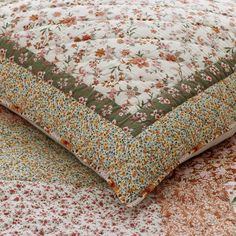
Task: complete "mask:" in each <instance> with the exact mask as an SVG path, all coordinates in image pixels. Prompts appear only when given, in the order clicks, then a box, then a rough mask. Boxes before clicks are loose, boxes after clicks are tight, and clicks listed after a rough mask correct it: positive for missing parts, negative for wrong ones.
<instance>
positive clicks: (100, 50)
mask: <svg viewBox="0 0 236 236" xmlns="http://www.w3.org/2000/svg"><path fill="white" fill-rule="evenodd" d="M96 56H97V57H102V56H105V50H104V49H103V48H99V49H98V50H97V51H96Z"/></svg>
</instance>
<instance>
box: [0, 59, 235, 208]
mask: <svg viewBox="0 0 236 236" xmlns="http://www.w3.org/2000/svg"><path fill="white" fill-rule="evenodd" d="M0 76H1V80H2V81H1V85H0V89H1V91H0V92H1V97H0V103H1V104H3V105H5V106H6V107H9V108H10V109H11V110H13V111H15V112H16V113H19V114H20V115H21V116H23V117H24V118H25V119H28V120H30V121H32V123H34V124H35V125H36V126H39V127H41V128H42V129H43V130H44V132H46V133H47V134H48V136H50V137H52V138H53V139H55V140H57V142H59V143H61V144H62V145H63V146H64V147H66V148H67V149H68V150H70V151H71V152H72V153H73V154H74V155H76V157H77V158H79V159H80V160H81V161H82V162H83V163H84V164H86V165H88V166H89V167H90V168H92V169H94V170H95V171H96V172H97V173H98V174H100V175H101V176H102V177H103V178H104V179H106V180H107V182H108V183H109V184H110V186H111V187H112V188H113V190H114V191H115V192H116V194H117V196H118V197H119V199H120V200H121V202H123V203H126V204H127V205H128V206H133V205H136V204H137V203H139V202H140V201H141V200H142V199H143V198H144V197H145V196H146V195H147V194H148V193H149V192H151V191H152V190H153V189H154V187H155V186H156V185H157V184H158V183H159V182H160V181H161V180H162V179H163V178H165V176H166V175H167V174H168V173H169V172H171V171H172V170H173V169H174V168H175V167H176V166H177V165H178V164H179V163H180V158H181V157H182V156H184V155H186V154H187V153H190V154H191V153H194V152H196V151H197V150H199V149H200V148H201V147H202V146H204V145H205V144H206V143H209V142H211V141H212V140H214V139H216V138H217V137H219V136H220V135H221V134H223V133H225V132H227V131H228V130H229V129H230V127H231V125H232V124H233V123H234V122H235V121H236V94H235V91H236V73H234V74H232V75H231V76H229V77H227V78H226V79H224V80H221V81H219V82H218V83H216V84H214V85H212V86H211V87H209V88H208V89H206V90H205V91H203V92H202V93H200V94H198V95H196V96H195V97H192V98H190V99H189V100H187V101H186V102H184V103H183V104H182V105H180V106H178V107H176V108H175V109H174V110H173V111H171V112H169V113H167V114H166V115H165V116H164V117H162V118H161V119H160V120H159V121H157V122H155V123H154V124H152V125H151V126H149V127H148V128H147V129H146V130H145V131H143V132H142V133H140V134H139V135H137V136H136V137H133V136H132V135H130V134H127V133H125V132H124V131H123V130H122V129H120V128H119V127H117V126H116V125H114V124H112V123H110V122H107V120H106V119H104V118H102V117H101V116H100V115H98V114H97V113H95V112H93V111H92V110H91V109H90V108H88V107H86V106H85V105H82V104H80V103H79V102H78V101H76V100H75V99H73V98H72V97H69V96H66V95H65V94H64V93H62V92H61V91H59V90H58V89H56V88H55V87H53V86H48V84H47V82H45V81H44V80H38V79H37V77H36V76H34V75H33V74H32V73H31V72H30V71H28V70H27V69H25V68H23V67H22V66H19V65H17V64H16V63H14V62H7V61H5V62H4V63H2V64H1V70H0ZM3 88H4V89H3ZM17 90H20V91H17ZM17 92H20V94H22V96H15V94H16V93H17ZM34 104H37V106H34ZM58 104H59V105H60V109H57V107H58ZM84 153H86V156H85V155H84Z"/></svg>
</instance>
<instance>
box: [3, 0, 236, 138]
mask: <svg viewBox="0 0 236 236" xmlns="http://www.w3.org/2000/svg"><path fill="white" fill-rule="evenodd" d="M26 2H27V1H26ZM120 2H121V4H120ZM108 3H109V4H108ZM65 4H66V5H65ZM86 4H87V5H86ZM107 4H108V5H106V4H105V3H103V4H99V7H98V6H96V5H94V4H93V2H92V1H91V2H90V1H89V2H88V1H85V3H84V4H83V5H77V2H76V1H73V0H71V1H69V2H66V3H64V2H63V1H62V2H61V1H60V2H57V1H54V2H53V3H50V1H48V0H44V1H41V2H39V3H36V2H34V1H32V2H27V4H25V0H21V1H20V2H19V3H15V2H14V1H13V2H12V3H11V2H10V3H9V4H8V5H5V4H2V5H1V8H2V10H1V12H4V14H2V15H0V18H1V19H2V21H1V22H0V50H1V51H2V53H1V56H0V58H1V57H2V58H4V57H6V56H7V57H8V58H11V60H12V61H16V62H17V63H19V64H21V65H22V66H24V67H26V68H28V69H30V70H31V71H32V72H33V73H34V74H36V75H38V77H39V79H44V80H46V81H48V82H49V83H50V84H52V85H53V86H55V87H57V88H59V89H60V90H62V91H64V92H65V93H67V94H68V96H72V97H74V98H76V99H78V100H82V104H84V105H87V106H88V107H92V109H93V110H94V111H96V112H97V113H98V114H100V115H101V116H103V117H105V118H106V119H108V120H110V121H111V122H113V123H114V124H116V125H117V126H119V127H121V128H123V130H126V127H128V130H129V131H128V132H130V133H131V134H132V135H134V136H136V135H138V134H139V133H140V132H142V131H143V130H144V129H145V128H146V127H148V126H149V125H151V124H153V123H154V122H155V121H156V120H157V119H156V118H155V116H153V115H151V114H152V113H153V110H163V112H164V113H167V112H169V111H171V110H172V109H173V108H174V107H176V106H177V105H179V104H181V103H183V102H184V101H186V100H187V99H189V98H190V97H192V96H194V95H196V94H197V93H199V92H201V91H202V90H204V89H206V88H207V87H209V86H211V85H212V84H214V83H216V82H218V81H219V80H221V79H223V78H225V77H227V76H228V75H230V74H232V73H233V71H234V69H233V67H234V64H235V61H236V55H235V52H234V49H233V47H234V46H235V41H234V37H233V36H232V35H233V34H234V33H233V29H234V26H235V24H236V23H235V19H234V18H232V17H231V15H232V14H234V13H232V9H234V6H235V5H234V3H233V2H232V1H229V4H227V7H226V6H224V7H223V8H222V6H221V4H222V3H218V2H214V3H212V2H211V1H210V2H208V1H202V0H198V1H197V2H196V1H187V2H183V1H175V2H173V1H167V2H166V1H164V2H163V1H159V2H158V3H155V4H152V2H150V1H148V0H145V1H141V0H140V1H139V2H137V1H135V4H132V1H131V2H128V1H125V4H122V0H116V1H108V2H107ZM110 4H112V5H116V7H115V10H114V9H113V10H112V11H111V10H110V8H109V7H108V6H110ZM140 5H141V6H142V11H140V7H139V6H140ZM125 6H126V7H128V8H130V10H129V11H128V12H127V11H126V10H125V9H126V8H125ZM154 6H156V7H154ZM232 7H233V8H232ZM124 8H125V9H124ZM169 8H176V11H177V13H176V12H170V11H169ZM181 8H183V9H194V10H193V11H196V13H195V14H196V15H200V16H201V17H197V18H196V17H192V14H193V12H192V11H184V12H183V11H182V10H181ZM35 9H38V12H37V14H36V12H35ZM208 9H212V13H211V14H208ZM222 9H223V10H222ZM233 12H234V11H233ZM176 14H178V20H176ZM222 15H223V16H222ZM147 16H148V17H147ZM167 16H168V17H167ZM220 16H222V17H220ZM113 19H115V20H113ZM166 19H168V22H169V23H168V24H167V23H166ZM203 19H204V20H203ZM205 22H208V23H207V24H206V23H205ZM215 22H217V25H215ZM95 24H96V27H94V25H95ZM64 32H65V33H64ZM8 39H9V40H11V41H13V42H15V43H16V44H15V45H14V44H13V45H12V42H10V41H9V40H8ZM213 39H214V40H213ZM226 45H227V47H226ZM23 48H25V49H23ZM17 51H20V53H17ZM219 59H220V60H219ZM217 62H218V63H217ZM196 72H197V73H196ZM199 73H200V74H201V76H199ZM189 77H190V78H192V79H189ZM171 89H173V90H176V93H175V94H171V93H169V94H168V96H167V94H166V91H170V90H171ZM182 93H184V96H180V95H177V94H182ZM159 101H160V102H159ZM107 106H109V112H104V110H106V108H107ZM124 109H125V110H126V112H125V113H124V112H122V110H124ZM138 112H139V113H146V115H145V119H144V118H143V117H144V116H142V117H140V119H138V118H137V117H138V115H135V114H136V113H138ZM163 112H162V113H163ZM159 113H160V111H159Z"/></svg>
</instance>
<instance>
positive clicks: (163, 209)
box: [0, 107, 236, 236]
mask: <svg viewBox="0 0 236 236" xmlns="http://www.w3.org/2000/svg"><path fill="white" fill-rule="evenodd" d="M0 140H1V142H0V150H1V151H2V152H1V153H0V233H1V234H3V235H13V234H14V235H16V236H18V235H19V236H21V235H24V234H28V235H39V234H41V235H43V234H44V235H47V234H52V235H73V234H74V235H78V234H80V235H82V236H84V235H85V236H87V235H102V234H103V235H109V236H117V235H125V236H133V235H134V234H136V235H138V236H142V235H156V236H162V235H168V234H169V235H177V236H181V235H183V233H184V235H186V236H190V235H197V234H199V235H233V234H234V232H235V227H236V217H235V213H234V212H233V208H232V206H231V205H230V201H229V200H231V199H232V200H233V193H234V192H235V191H234V188H235V185H234V182H233V180H234V177H235V174H236V172H235V171H236V170H235V166H234V165H235V161H236V153H235V148H236V136H234V137H232V138H231V139H228V140H226V141H225V142H223V143H221V144H220V145H218V146H217V147H214V148H212V149H210V150H208V151H207V152H205V153H204V154H202V155H200V156H198V157H196V158H193V159H191V160H189V161H187V162H185V163H184V164H183V165H181V166H180V167H178V168H177V169H176V170H175V171H174V172H172V174H171V175H170V176H169V177H168V178H166V179H165V180H164V181H163V182H162V183H161V185H160V186H158V188H157V189H156V190H155V191H154V192H153V193H152V194H150V195H149V197H148V198H147V199H145V200H144V201H143V202H142V203H141V204H139V205H138V206H136V207H134V208H132V209H130V208H127V207H126V206H124V205H122V204H120V202H119V201H118V199H117V198H116V196H115V194H114V193H113V191H111V190H110V189H108V186H107V184H106V182H105V181H103V180H102V178H100V177H99V176H97V175H95V174H94V172H93V171H91V170H90V169H88V168H86V167H85V166H83V165H82V164H81V163H80V162H79V161H78V160H76V158H75V157H74V156H73V155H72V154H70V153H69V152H68V151H66V150H65V149H64V148H63V147H61V146H59V145H58V144H56V143H55V142H53V141H52V140H50V139H49V138H47V137H46V135H43V134H42V133H41V132H40V131H38V130H37V129H35V128H34V127H33V126H31V125H30V124H29V123H28V122H25V121H24V120H23V119H21V118H20V117H19V116H17V115H15V114H13V113H11V112H9V111H7V110H6V109H5V108H2V107H0ZM224 186H226V188H227V191H229V193H230V198H229V197H228V196H227V192H226V191H225V187H224ZM231 196H232V197H231ZM111 206H112V207H111Z"/></svg>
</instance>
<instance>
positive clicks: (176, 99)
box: [0, 37, 236, 136]
mask: <svg viewBox="0 0 236 236" xmlns="http://www.w3.org/2000/svg"><path fill="white" fill-rule="evenodd" d="M226 53H227V54H226V56H225V58H221V59H219V61H218V62H217V63H214V64H212V65H209V67H208V68H206V69H205V70H202V71H199V72H196V73H195V74H193V75H192V76H190V77H188V78H186V79H183V80H181V81H179V82H178V83H177V84H176V85H174V86H173V87H171V88H168V87H164V88H163V89H162V90H161V92H160V95H159V96H158V97H156V98H154V99H153V100H151V101H150V102H148V103H147V104H144V105H143V106H142V107H140V109H139V111H138V112H136V113H135V114H130V113H128V114H123V112H122V107H120V106H119V105H118V104H116V103H115V102H114V101H112V100H111V99H109V98H106V97H104V95H102V94H101V93H99V92H97V91H96V90H94V89H93V87H91V86H87V85H86V84H84V83H83V84H79V85H78V86H77V87H76V88H74V83H75V78H74V77H73V76H71V75H69V74H67V73H65V72H61V71H59V69H58V68H56V66H55V65H53V64H52V63H49V62H48V61H46V60H45V59H44V58H40V57H38V56H37V55H35V54H34V53H32V52H31V51H29V50H28V49H26V48H21V47H19V45H17V43H15V42H13V41H11V40H10V39H9V38H7V37H0V62H4V60H6V59H7V60H9V61H10V62H12V63H13V62H15V63H17V64H18V65H20V66H23V67H24V68H26V69H27V70H29V71H30V72H32V73H33V74H34V75H35V76H36V79H38V80H44V81H46V82H47V83H48V84H49V85H50V86H54V87H55V88H57V89H59V90H60V91H62V92H63V93H65V94H66V96H68V97H72V98H74V99H76V100H77V101H78V102H79V103H80V104H83V105H86V106H87V107H89V108H90V109H91V110H93V111H95V112H96V113H97V114H99V115H100V116H102V117H103V118H106V119H107V120H109V121H110V122H112V123H113V124H115V125H116V126H118V127H120V128H122V129H123V130H124V131H125V132H127V133H130V134H132V136H137V135H138V134H140V133H141V132H143V131H144V130H145V129H146V128H147V127H148V126H150V125H152V124H153V123H154V122H156V121H158V120H159V119H160V118H161V117H163V116H165V115H166V114H167V113H168V112H170V111H172V110H173V109H174V108H175V107H177V106H179V105H181V104H182V103H184V102H185V101H187V100H188V99H189V98H191V97H194V96H196V95H197V94H199V93H200V92H202V91H204V90H205V89H207V88H209V87H210V86H212V85H214V84H215V83H217V82H219V81H221V80H223V79H225V78H226V77H228V76H229V75H231V74H232V73H233V72H234V70H235V68H234V67H235V64H236V51H235V48H227V50H226ZM61 79H62V80H63V79H67V83H68V84H67V86H65V87H63V89H61V88H60V80H61ZM108 110H109V112H107V111H108ZM120 114H122V115H120ZM143 117H145V119H144V120H143V119H142V118H143Z"/></svg>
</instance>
